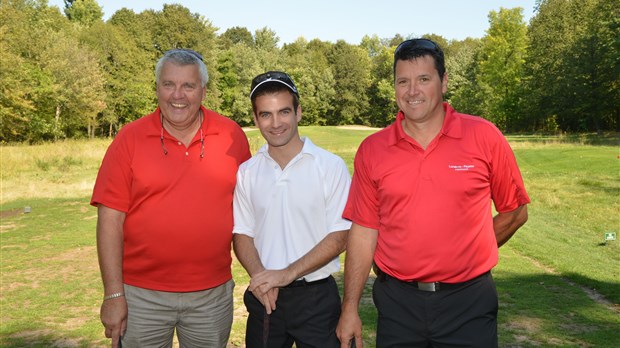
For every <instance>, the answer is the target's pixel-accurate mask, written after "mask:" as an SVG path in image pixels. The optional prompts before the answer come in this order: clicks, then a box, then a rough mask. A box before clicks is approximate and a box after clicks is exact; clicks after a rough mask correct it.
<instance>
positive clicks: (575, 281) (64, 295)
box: [0, 127, 620, 347]
mask: <svg viewBox="0 0 620 348" xmlns="http://www.w3.org/2000/svg"><path fill="white" fill-rule="evenodd" d="M372 132H373V130H346V129H339V128H335V127H303V128H302V129H301V133H302V135H307V136H309V137H310V138H311V139H312V140H313V142H315V143H316V144H318V145H319V146H322V147H324V148H326V149H328V150H330V151H333V152H335V153H337V154H339V155H340V156H342V157H343V158H344V159H345V161H346V162H347V164H348V165H349V170H350V171H351V172H352V171H353V169H352V160H353V156H354V154H355V150H356V149H357V146H358V145H359V142H361V140H362V139H363V138H364V137H365V136H366V135H368V134H370V133H372ZM247 134H248V137H249V139H250V143H251V146H252V149H253V151H256V149H257V148H258V147H259V146H260V145H261V144H262V143H263V142H262V140H261V138H260V134H259V132H258V131H255V130H253V131H249V132H248V133H247ZM583 139H587V141H584V140H583ZM509 140H510V141H511V144H512V146H513V148H514V149H515V154H516V156H517V159H518V161H519V164H520V166H521V169H522V171H523V175H524V179H525V182H526V186H527V188H528V192H529V194H530V197H531V198H532V203H531V204H530V206H529V213H530V220H529V221H528V223H527V224H526V225H525V226H524V227H523V228H522V229H521V230H519V231H518V232H517V234H516V235H515V236H514V237H513V239H512V240H511V241H510V242H509V243H508V244H507V245H506V246H504V247H502V248H501V250H500V263H499V265H498V266H497V267H496V268H495V270H494V277H495V280H496V283H497V288H498V293H499V296H500V315H499V322H500V328H499V336H500V346H502V347H617V346H620V335H619V334H618V333H619V332H620V315H619V313H620V305H619V303H620V274H619V272H620V267H619V265H620V246H619V244H620V241H615V242H609V243H603V233H604V232H607V231H613V232H616V233H617V232H619V230H620V170H619V169H620V159H619V158H618V155H620V154H619V150H618V149H619V148H618V144H617V138H614V137H603V138H602V140H601V139H599V140H596V139H595V138H594V137H592V136H589V137H584V136H575V137H568V136H563V137H555V138H554V137H544V139H543V140H541V137H537V136H515V137H509ZM108 144H109V140H96V141H66V142H60V143H56V144H43V145H35V146H21V145H19V146H3V147H0V151H1V153H0V154H1V156H0V160H1V161H0V166H1V179H2V182H1V197H0V202H1V205H2V207H1V211H2V221H1V223H0V261H1V265H0V274H1V282H0V283H1V284H0V290H1V293H0V308H1V313H0V324H1V326H0V346H2V347H104V346H107V345H108V341H107V340H106V339H105V338H104V336H103V329H102V326H101V324H100V322H99V317H98V315H99V314H98V312H99V305H100V301H101V281H100V277H99V271H98V266H97V256H96V247H95V233H94V231H95V223H96V210H95V209H94V208H92V207H90V206H89V205H88V200H89V196H90V192H91V190H92V184H93V182H94V178H95V175H96V172H97V168H98V167H99V164H100V162H101V159H102V157H103V154H104V152H105V149H106V147H107V145H108ZM588 144H603V145H597V146H593V145H588ZM26 206H28V207H30V209H31V212H30V213H24V207H26ZM233 273H234V277H235V281H236V283H237V287H236V288H235V322H234V324H233V330H232V333H231V339H230V341H229V342H230V343H229V346H231V347H241V346H243V341H244V330H245V318H246V312H245V308H244V306H243V302H242V297H241V295H242V294H243V291H244V290H245V287H246V285H247V283H248V280H249V279H248V277H247V275H246V274H245V271H244V270H243V269H242V268H241V266H240V265H239V264H238V263H236V262H235V263H234V265H233ZM336 278H337V280H338V281H339V283H340V284H342V274H341V273H340V274H336ZM371 285H372V276H371V279H370V280H369V282H368V284H367V288H366V292H365V296H364V298H363V299H362V304H363V305H362V307H361V314H362V318H363V321H364V336H365V342H366V346H368V347H372V346H374V335H375V326H374V321H375V318H376V310H375V308H374V306H373V304H372V299H371V297H370V288H371ZM584 288H585V289H586V290H587V289H595V290H596V292H597V293H590V294H588V293H587V292H585V291H584ZM597 294H602V296H604V299H606V300H607V302H601V300H600V299H599V300H598V301H595V300H593V297H595V296H596V295H597Z"/></svg>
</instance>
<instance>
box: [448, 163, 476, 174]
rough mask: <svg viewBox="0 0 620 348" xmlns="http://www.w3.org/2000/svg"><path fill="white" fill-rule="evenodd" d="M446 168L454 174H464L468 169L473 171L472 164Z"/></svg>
mask: <svg viewBox="0 0 620 348" xmlns="http://www.w3.org/2000/svg"><path fill="white" fill-rule="evenodd" d="M448 168H450V169H452V170H454V171H455V172H465V171H468V170H470V169H474V165H473V164H463V165H457V164H448Z"/></svg>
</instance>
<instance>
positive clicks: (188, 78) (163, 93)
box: [157, 62, 207, 131]
mask: <svg viewBox="0 0 620 348" xmlns="http://www.w3.org/2000/svg"><path fill="white" fill-rule="evenodd" d="M206 91H207V90H206V87H203V86H202V83H201V78H200V71H199V68H198V66H197V65H194V64H189V65H177V64H174V63H172V62H166V63H164V65H163V67H162V69H161V74H160V76H159V81H157V100H158V105H159V107H160V109H161V113H162V116H163V118H164V120H165V122H166V124H167V125H169V126H170V127H172V128H174V129H176V130H179V131H182V130H186V129H189V128H191V126H192V125H194V124H195V122H199V121H197V120H198V116H199V115H200V113H199V110H200V105H201V103H202V100H203V99H204V97H205V95H206Z"/></svg>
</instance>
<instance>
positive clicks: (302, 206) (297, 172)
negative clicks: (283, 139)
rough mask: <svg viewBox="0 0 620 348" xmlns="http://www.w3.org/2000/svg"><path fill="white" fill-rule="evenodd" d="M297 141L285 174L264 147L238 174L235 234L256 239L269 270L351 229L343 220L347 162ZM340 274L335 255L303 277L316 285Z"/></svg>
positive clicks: (347, 187) (255, 243)
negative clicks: (333, 234)
mask: <svg viewBox="0 0 620 348" xmlns="http://www.w3.org/2000/svg"><path fill="white" fill-rule="evenodd" d="M301 139H302V141H303V142H304V146H303V148H302V150H301V152H300V153H299V154H297V156H295V157H294V158H293V159H292V160H291V161H290V162H289V163H288V165H287V166H286V168H284V170H282V169H281V168H280V165H278V163H276V161H275V160H273V159H272V158H271V157H270V156H269V153H268V151H267V150H268V145H264V146H263V147H262V148H261V149H260V150H259V151H258V153H256V155H254V156H253V157H252V158H251V159H249V160H248V161H246V162H245V163H243V164H242V165H241V166H240V167H239V171H238V172H237V186H236V188H235V197H234V201H233V211H234V217H235V227H234V230H233V232H234V233H239V234H244V235H247V236H249V237H252V238H254V245H255V247H256V249H257V250H258V254H259V256H260V259H261V261H262V263H263V266H265V268H267V269H275V270H278V269H283V268H286V267H287V266H288V265H290V264H291V263H293V262H295V261H297V260H298V259H299V258H301V257H302V256H304V255H305V254H307V253H308V251H310V250H311V249H312V248H313V247H314V246H315V245H317V244H318V243H319V242H320V241H321V240H323V238H325V236H327V235H328V234H329V233H331V232H335V231H342V230H348V229H349V228H350V227H351V222H350V221H349V220H346V219H343V218H342V211H343V210H344V206H345V204H346V201H347V197H348V194H349V186H350V184H351V177H350V175H349V171H348V169H347V166H346V164H345V163H344V161H343V160H342V158H340V157H338V156H336V155H334V154H332V153H330V152H328V151H325V150H323V149H321V148H319V147H317V146H316V145H314V144H313V143H312V142H311V141H310V139H308V138H306V137H302V138H301ZM339 270H340V261H339V258H338V257H335V258H334V259H333V260H331V261H330V262H329V263H328V264H326V265H325V266H323V267H322V268H320V269H318V270H316V271H314V272H312V273H310V274H307V275H306V276H304V277H303V278H304V279H305V280H306V281H315V280H319V279H323V278H326V277H328V276H329V275H330V274H332V273H334V272H337V271H339Z"/></svg>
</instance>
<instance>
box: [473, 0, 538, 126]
mask: <svg viewBox="0 0 620 348" xmlns="http://www.w3.org/2000/svg"><path fill="white" fill-rule="evenodd" d="M522 11H523V9H521V8H514V9H504V8H500V10H499V12H496V11H491V12H490V14H489V24H490V25H489V29H488V30H487V35H486V36H485V37H483V38H482V42H481V47H480V52H479V57H478V58H479V61H478V64H479V66H480V67H479V69H478V73H477V75H476V79H477V81H478V82H479V86H480V87H481V89H482V93H483V94H484V97H483V100H484V105H483V113H482V115H481V116H483V117H485V118H487V119H489V120H491V121H492V122H494V123H495V125H496V126H497V127H498V128H500V129H502V130H504V131H507V130H515V129H514V127H513V124H512V123H511V121H512V118H517V117H519V113H520V111H519V109H518V96H519V95H518V90H519V86H520V84H521V80H522V76H523V65H524V62H525V54H526V48H527V27H526V25H525V23H524V22H523V15H522Z"/></svg>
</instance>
